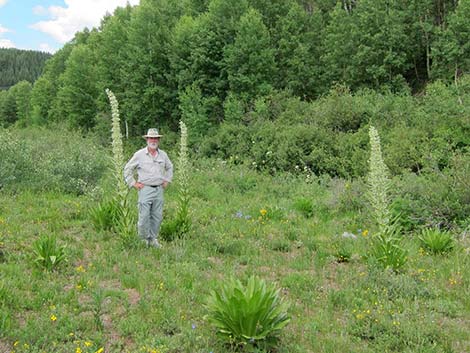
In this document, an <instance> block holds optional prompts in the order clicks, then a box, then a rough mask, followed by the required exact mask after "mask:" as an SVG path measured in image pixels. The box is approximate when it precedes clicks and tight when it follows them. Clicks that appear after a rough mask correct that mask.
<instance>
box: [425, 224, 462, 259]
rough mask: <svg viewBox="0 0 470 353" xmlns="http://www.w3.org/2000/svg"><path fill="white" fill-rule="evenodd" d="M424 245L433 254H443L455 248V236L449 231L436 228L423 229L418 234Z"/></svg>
mask: <svg viewBox="0 0 470 353" xmlns="http://www.w3.org/2000/svg"><path fill="white" fill-rule="evenodd" d="M418 238H419V240H420V241H421V243H422V245H423V246H424V247H425V248H426V249H427V250H429V251H431V252H432V253H433V254H442V253H446V252H449V251H451V250H452V249H453V248H454V238H453V236H452V234H451V233H450V232H449V231H445V230H440V229H437V228H434V229H423V230H422V232H421V234H420V235H419V236H418Z"/></svg>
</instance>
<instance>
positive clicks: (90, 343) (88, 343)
mask: <svg viewBox="0 0 470 353" xmlns="http://www.w3.org/2000/svg"><path fill="white" fill-rule="evenodd" d="M85 346H87V347H91V346H93V343H92V342H90V341H85Z"/></svg>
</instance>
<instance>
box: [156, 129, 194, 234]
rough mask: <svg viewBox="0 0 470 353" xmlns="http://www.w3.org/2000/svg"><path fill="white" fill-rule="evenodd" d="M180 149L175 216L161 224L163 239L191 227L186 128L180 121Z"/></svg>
mask: <svg viewBox="0 0 470 353" xmlns="http://www.w3.org/2000/svg"><path fill="white" fill-rule="evenodd" d="M180 130H181V138H180V149H179V154H178V161H177V165H176V166H177V174H176V178H175V179H176V184H177V186H178V199H177V200H178V204H177V207H176V215H175V218H174V219H172V220H170V221H168V222H166V223H163V224H162V230H161V236H162V238H163V239H165V240H172V239H173V238H175V237H177V236H182V235H184V234H186V233H187V232H188V231H189V230H190V228H191V216H190V201H191V192H190V184H189V172H190V162H189V158H188V129H187V127H186V124H185V123H184V122H183V121H180Z"/></svg>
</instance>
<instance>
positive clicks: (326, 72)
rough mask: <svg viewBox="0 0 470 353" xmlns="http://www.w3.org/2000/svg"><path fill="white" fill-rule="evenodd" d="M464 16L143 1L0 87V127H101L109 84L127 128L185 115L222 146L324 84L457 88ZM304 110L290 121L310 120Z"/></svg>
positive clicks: (416, 92) (335, 4)
mask: <svg viewBox="0 0 470 353" xmlns="http://www.w3.org/2000/svg"><path fill="white" fill-rule="evenodd" d="M469 18H470V0H388V1H375V0H341V1H336V0H141V2H140V5H138V6H135V7H131V6H127V7H124V8H118V9H117V10H116V11H115V12H114V14H112V15H108V16H106V17H105V18H103V20H102V22H101V25H100V26H99V28H95V29H92V30H84V31H82V32H79V33H77V34H76V35H75V38H74V39H73V40H72V41H71V42H69V43H68V44H66V45H65V46H64V47H63V48H62V49H61V50H59V51H58V52H57V53H56V54H54V56H53V57H52V58H51V59H50V60H48V61H47V63H46V66H45V68H44V72H43V74H42V75H41V76H40V77H39V79H38V80H37V81H35V82H34V85H33V86H31V84H30V83H28V82H26V81H21V82H19V83H17V84H16V85H15V86H13V87H11V88H10V89H9V90H8V91H4V92H0V124H2V125H4V126H8V125H11V124H14V123H17V124H22V125H29V124H47V123H51V122H67V123H68V124H70V125H71V126H73V127H77V128H81V129H83V130H84V131H99V130H100V129H101V130H105V131H108V130H109V129H108V124H109V105H108V102H107V99H106V95H105V89H106V88H109V89H111V90H112V91H113V92H114V93H115V95H116V97H117V98H118V100H119V103H120V110H121V115H122V119H123V120H124V121H125V122H126V123H127V126H128V128H129V133H130V135H131V136H140V135H141V134H142V132H143V131H145V130H146V129H147V128H148V127H149V126H155V125H157V126H159V127H162V128H164V129H166V130H173V131H176V130H177V126H178V121H179V120H180V119H181V118H183V119H184V120H185V121H186V122H187V125H188V126H189V129H190V131H191V134H192V136H193V141H195V139H196V140H197V139H198V138H202V137H204V136H211V137H212V138H213V141H211V143H212V145H209V146H206V150H208V151H209V152H208V153H209V154H211V153H222V154H224V153H225V157H226V156H227V155H231V154H232V153H233V150H231V151H225V152H224V151H223V148H224V146H223V143H224V142H225V141H226V139H224V138H223V137H221V136H224V135H223V134H224V133H226V132H224V131H231V132H230V134H232V135H233V133H234V132H235V131H236V132H237V133H239V132H240V131H245V130H244V127H247V126H253V124H255V123H257V122H258V121H259V120H263V119H264V120H267V121H269V120H273V119H274V118H276V117H277V116H279V115H280V114H281V113H280V112H279V111H277V110H279V109H281V108H282V109H287V108H285V107H286V106H289V107H290V109H291V110H293V111H295V114H300V113H299V111H300V110H302V109H305V106H306V105H307V106H308V107H309V108H308V109H309V110H310V111H317V113H316V114H320V115H321V113H318V110H319V108H318V107H317V106H316V104H318V103H316V102H321V99H322V97H325V96H327V95H331V94H332V93H331V92H333V97H334V96H335V94H336V93H335V92H345V97H346V98H344V97H343V98H342V99H346V101H347V99H349V98H348V97H349V95H350V94H356V93H357V94H358V95H362V96H364V94H365V93H364V92H366V91H367V90H369V91H370V92H375V93H377V94H384V95H393V96H394V97H397V100H399V99H402V98H400V97H403V96H407V97H412V96H420V95H422V94H423V92H425V90H426V87H427V85H429V84H430V83H433V82H442V83H443V84H444V85H449V87H454V88H453V89H454V91H455V90H456V91H455V92H457V93H455V94H456V95H457V96H459V94H460V93H459V92H460V91H459V82H460V81H461V79H462V78H464V77H465V74H466V73H469V72H470V21H468V19H469ZM333 99H334V98H333ZM310 103H311V104H310ZM370 104H371V107H373V106H374V104H375V103H374V102H371V103H370ZM293 105H295V107H293ZM276 109H277V110H276ZM355 109H356V108H355V107H354V105H353V106H352V108H351V111H354V110H355ZM370 109H372V108H370ZM403 109H404V108H403ZM413 109H415V108H413ZM343 113H344V114H349V115H351V114H352V115H354V113H351V112H343ZM361 114H363V115H361V117H360V119H356V120H357V121H352V122H350V121H348V122H346V123H344V122H343V123H344V124H343V125H341V124H342V123H341V121H336V122H331V125H328V126H327V127H328V129H330V130H331V131H337V130H339V131H340V132H341V133H355V132H357V131H359V130H360V128H361V126H362V125H363V123H364V122H367V118H366V117H367V116H368V115H370V114H372V113H371V112H369V111H368V110H367V109H366V110H365V112H361ZM403 114H406V113H405V112H403ZM300 115H301V116H302V117H301V118H298V119H297V120H295V121H296V123H299V119H300V120H302V119H303V121H302V123H305V122H306V120H305V119H307V120H309V119H310V120H309V121H313V120H312V119H313V118H312V117H306V116H305V114H304V115H302V114H300ZM337 118H338V119H341V116H339V117H337ZM345 119H346V118H345ZM255 120H256V121H255ZM353 120H354V119H353ZM324 121H326V120H325V119H324ZM324 121H323V122H324ZM290 123H293V122H290ZM316 123H318V121H317V122H316ZM283 124H284V125H283V126H285V124H286V122H283ZM287 124H289V121H287ZM338 124H339V127H338V126H337V125H338ZM231 125H233V126H238V127H237V128H233V129H232V130H230V126H231ZM267 127H268V125H267V124H264V125H263V126H262V127H260V126H258V130H262V129H263V128H264V129H265V128H267ZM335 129H336V130H335ZM273 130H274V131H275V132H274V134H276V133H277V131H280V130H279V129H277V128H273ZM220 134H222V135H220ZM230 134H229V135H230ZM347 136H349V135H347ZM305 138H307V137H305ZM308 139H310V140H308V141H309V142H308V143H309V144H310V143H314V144H315V143H318V139H319V137H318V136H317V137H316V140H315V137H313V136H310V137H308ZM327 140H328V139H326V138H325V141H327ZM312 141H313V142H312ZM315 141H316V142H315ZM322 141H323V140H322ZM219 142H220V143H219ZM302 143H303V142H302ZM328 143H329V142H328ZM211 146H212V147H211ZM459 146H461V145H459ZM334 147H335V148H337V146H334ZM231 148H232V149H233V147H231ZM305 150H307V148H305ZM304 162H305V161H304ZM317 162H318V161H315V160H312V161H310V162H305V163H307V164H308V163H311V164H312V165H313V164H314V163H317ZM326 170H327V171H328V168H326ZM335 173H336V174H342V173H340V172H339V171H338V167H337V166H336V167H335ZM344 174H345V175H351V174H354V173H353V172H352V171H351V170H349V171H348V172H345V173H344Z"/></svg>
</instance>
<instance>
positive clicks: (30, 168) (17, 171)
mask: <svg viewBox="0 0 470 353" xmlns="http://www.w3.org/2000/svg"><path fill="white" fill-rule="evenodd" d="M19 151H21V153H19ZM0 154H1V156H2V158H1V159H0V178H1V179H0V184H2V186H3V187H4V188H8V189H19V188H28V189H32V190H38V191H44V190H54V191H60V192H66V193H71V194H77V195H78V194H83V193H85V192H87V191H88V190H91V189H92V188H93V187H95V186H96V185H97V183H98V181H99V179H100V178H101V176H102V175H103V173H104V171H105V166H106V164H107V160H106V157H105V154H104V153H103V152H102V151H101V150H100V149H98V148H97V147H96V146H95V144H94V142H93V141H92V140H91V139H89V138H83V137H82V136H81V135H80V133H77V131H69V130H67V129H65V128H63V127H60V126H57V127H54V129H42V128H33V127H30V128H27V129H11V130H5V129H0Z"/></svg>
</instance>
